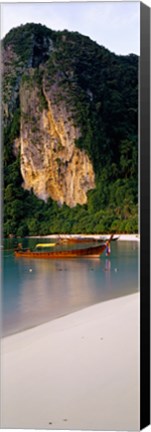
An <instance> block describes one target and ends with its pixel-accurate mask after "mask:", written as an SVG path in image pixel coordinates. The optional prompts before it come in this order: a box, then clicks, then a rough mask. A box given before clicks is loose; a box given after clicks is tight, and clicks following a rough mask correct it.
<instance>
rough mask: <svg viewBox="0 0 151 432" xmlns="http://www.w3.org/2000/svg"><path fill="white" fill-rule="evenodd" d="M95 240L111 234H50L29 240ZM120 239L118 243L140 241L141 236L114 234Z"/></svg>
mask: <svg viewBox="0 0 151 432" xmlns="http://www.w3.org/2000/svg"><path fill="white" fill-rule="evenodd" d="M69 237H70V238H75V237H78V238H81V239H82V238H95V239H98V240H99V239H102V238H109V237H110V235H109V234H49V235H45V236H30V237H29V238H37V239H38V238H48V239H51V238H56V239H58V238H69ZM116 237H118V241H140V235H139V234H114V238H116Z"/></svg>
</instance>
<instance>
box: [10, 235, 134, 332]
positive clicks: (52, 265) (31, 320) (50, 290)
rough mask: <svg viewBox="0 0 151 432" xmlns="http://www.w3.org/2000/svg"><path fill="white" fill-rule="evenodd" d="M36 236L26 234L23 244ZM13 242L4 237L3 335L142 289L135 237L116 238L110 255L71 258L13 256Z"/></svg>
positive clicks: (35, 241)
mask: <svg viewBox="0 0 151 432" xmlns="http://www.w3.org/2000/svg"><path fill="white" fill-rule="evenodd" d="M42 241H43V240H42ZM47 241H48V242H50V240H47ZM18 242H19V240H18ZM38 242H41V240H40V241H39V240H38V241H37V240H33V239H30V240H27V239H26V240H24V241H23V247H27V246H28V247H31V246H33V245H34V244H36V243H38ZM13 245H14V240H7V241H5V243H4V249H5V250H4V253H3V277H2V334H3V335H9V334H12V333H15V332H18V331H21V330H24V329H27V328H30V327H32V326H35V325H38V324H41V323H44V322H46V321H49V320H53V319H55V318H58V317H60V316H63V315H66V314H69V313H71V312H74V311H77V310H80V309H82V308H85V307H87V306H90V305H93V304H95V303H98V302H103V301H106V300H109V299H112V298H116V297H120V296H124V295H127V294H132V293H134V292H137V291H138V289H139V288H138V248H139V245H138V243H137V242H120V241H117V242H112V243H111V256H110V258H107V257H106V256H105V254H103V255H101V258H97V259H95V258H93V259H90V258H89V259H85V258H82V259H80V258H75V259H71V260H70V259H62V260H49V259H41V260H36V259H26V258H22V259H19V258H15V257H14V256H13V252H12V250H11V249H12V248H13Z"/></svg>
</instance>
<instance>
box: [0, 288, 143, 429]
mask: <svg viewBox="0 0 151 432" xmlns="http://www.w3.org/2000/svg"><path fill="white" fill-rule="evenodd" d="M139 323H140V320H139V294H132V295H130V296H126V297H122V298H118V299H115V300H111V301H107V302H104V303H100V304H97V305H94V306H91V307H88V308H86V309H83V310H81V311H79V312H75V313H72V314H70V315H68V316H64V317H62V318H59V319H56V320H54V321H51V322H48V323H46V324H43V325H40V326H38V327H35V328H33V329H30V330H27V331H24V332H22V333H18V334H15V335H12V336H9V337H6V338H4V339H2V341H1V348H2V364H1V378H2V379H1V396H2V400H1V402H2V411H1V413H2V416H1V428H20V429H24V428H32V429H36V428H38V429H40V428H41V429H56V430H57V429H69V430H71V429H77V430H83V429H85V430H138V429H139V328H140V325H139Z"/></svg>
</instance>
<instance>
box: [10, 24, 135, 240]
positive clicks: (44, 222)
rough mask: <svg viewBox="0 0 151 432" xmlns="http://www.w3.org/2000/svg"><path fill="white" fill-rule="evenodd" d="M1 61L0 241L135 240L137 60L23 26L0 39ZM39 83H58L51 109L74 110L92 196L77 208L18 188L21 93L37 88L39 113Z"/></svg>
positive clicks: (78, 37) (79, 38)
mask: <svg viewBox="0 0 151 432" xmlns="http://www.w3.org/2000/svg"><path fill="white" fill-rule="evenodd" d="M3 58H4V64H5V68H4V75H3V105H4V115H3V122H4V125H3V136H4V146H3V167H4V235H5V236H8V235H9V234H10V233H13V234H15V235H18V236H25V235H38V234H41V235H46V234H49V233H52V234H54V233H81V232H83V233H84V232H85V233H104V232H109V231H113V232H137V230H138V132H137V131H138V57H137V56H135V55H133V54H131V55H128V56H118V55H115V54H114V53H111V52H110V51H108V50H107V49H105V48H104V47H102V46H99V45H97V44H96V43H95V42H93V41H91V40H90V39H89V38H88V37H85V36H82V35H80V34H79V33H77V32H75V33H74V32H68V31H66V30H65V31H63V32H55V31H52V30H49V29H47V28H46V27H45V26H42V25H40V24H38V25H37V24H26V25H25V26H20V27H18V28H16V29H12V30H11V31H10V32H9V33H8V34H7V35H6V37H5V38H4V40H3ZM31 69H32V71H34V72H33V75H32V79H31V78H30V70H31ZM44 76H45V80H46V85H47V87H48V91H49V86H50V87H51V85H54V84H55V82H56V79H58V77H59V84H58V85H59V88H60V92H59V94H58V92H57V93H56V101H55V102H56V105H57V104H59V103H60V101H61V100H62V99H64V100H65V102H66V104H67V106H71V107H72V119H73V122H74V124H75V125H76V126H78V127H79V128H80V130H81V136H80V138H79V139H77V140H76V146H77V147H79V148H80V149H85V151H86V152H87V154H88V155H89V157H90V160H91V161H92V164H93V167H94V171H95V182H96V188H95V189H94V190H91V191H89V192H88V193H87V196H88V201H87V204H85V205H83V206H81V205H77V206H75V207H74V208H70V207H67V205H65V204H64V205H62V206H58V204H57V203H56V202H55V201H53V200H52V199H51V198H49V199H48V200H47V202H44V201H43V200H41V199H38V198H37V197H36V196H35V195H34V194H33V192H32V190H31V191H27V190H24V189H23V187H22V183H23V179H22V176H21V172H20V151H18V153H17V154H16V155H15V154H14V150H13V149H14V142H15V140H16V138H18V137H19V135H20V123H21V115H23V113H21V106H20V86H21V83H23V82H26V85H28V86H30V85H33V83H34V82H36V83H37V85H38V86H39V97H40V106H39V112H42V110H43V109H45V108H47V104H46V100H45V98H44V95H43V92H42V80H43V77H44ZM56 77H57V78H56ZM34 80H35V81H34ZM70 115H71V114H70ZM26 120H27V123H28V121H30V119H28V118H27V119H26ZM34 130H35V131H36V124H33V129H32V132H33V134H34Z"/></svg>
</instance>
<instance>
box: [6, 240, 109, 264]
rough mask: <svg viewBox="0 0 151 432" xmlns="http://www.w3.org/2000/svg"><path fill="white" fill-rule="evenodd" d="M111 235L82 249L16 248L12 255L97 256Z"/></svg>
mask: <svg viewBox="0 0 151 432" xmlns="http://www.w3.org/2000/svg"><path fill="white" fill-rule="evenodd" d="M112 237H113V235H111V237H110V239H109V240H108V241H107V242H105V243H103V244H99V245H97V246H91V247H86V248H82V249H71V250H61V251H58V250H55V251H50V252H48V251H32V250H30V249H27V250H16V251H14V255H15V257H16V258H37V259H38V258H47V259H57V258H59V259H60V258H77V257H80V258H98V257H99V256H100V255H101V254H102V253H103V252H104V251H105V250H106V247H107V245H109V243H110V241H111V240H112Z"/></svg>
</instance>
